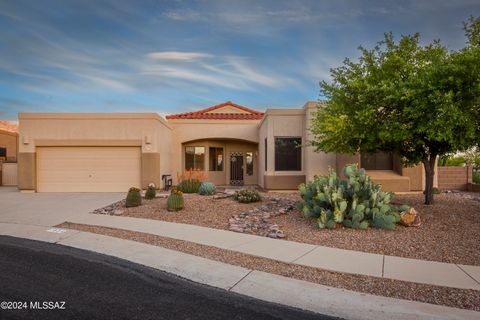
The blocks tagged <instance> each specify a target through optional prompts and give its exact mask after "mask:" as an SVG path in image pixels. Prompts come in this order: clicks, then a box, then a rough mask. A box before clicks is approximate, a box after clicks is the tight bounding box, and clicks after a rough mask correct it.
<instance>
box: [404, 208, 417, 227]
mask: <svg viewBox="0 0 480 320" xmlns="http://www.w3.org/2000/svg"><path fill="white" fill-rule="evenodd" d="M400 223H401V224H402V225H404V226H406V227H419V226H420V224H421V220H420V216H419V215H418V212H417V211H416V210H415V208H410V209H408V210H406V211H403V212H402V213H400Z"/></svg>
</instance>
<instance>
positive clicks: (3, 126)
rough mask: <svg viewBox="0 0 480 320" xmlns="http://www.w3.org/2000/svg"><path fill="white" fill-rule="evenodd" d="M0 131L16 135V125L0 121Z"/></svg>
mask: <svg viewBox="0 0 480 320" xmlns="http://www.w3.org/2000/svg"><path fill="white" fill-rule="evenodd" d="M0 130H3V131H8V132H13V133H18V123H15V122H10V121H5V120H0Z"/></svg>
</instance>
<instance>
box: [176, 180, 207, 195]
mask: <svg viewBox="0 0 480 320" xmlns="http://www.w3.org/2000/svg"><path fill="white" fill-rule="evenodd" d="M201 184H202V182H201V181H199V180H183V181H181V182H180V183H179V184H178V185H177V189H178V190H180V191H182V192H184V193H198V189H200V185H201Z"/></svg>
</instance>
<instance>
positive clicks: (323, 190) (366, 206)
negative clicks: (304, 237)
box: [297, 165, 404, 229]
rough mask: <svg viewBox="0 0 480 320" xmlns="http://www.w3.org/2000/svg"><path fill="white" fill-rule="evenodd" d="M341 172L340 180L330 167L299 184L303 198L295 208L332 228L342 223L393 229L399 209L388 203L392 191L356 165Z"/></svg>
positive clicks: (350, 225)
mask: <svg viewBox="0 0 480 320" xmlns="http://www.w3.org/2000/svg"><path fill="white" fill-rule="evenodd" d="M343 174H344V176H345V179H343V180H342V179H340V178H339V177H338V175H337V173H336V172H335V171H334V170H333V169H330V170H329V173H328V175H327V176H321V177H318V176H315V177H314V179H313V181H310V182H308V183H307V184H302V185H300V187H299V191H300V195H301V197H302V200H303V201H301V202H299V203H298V204H297V208H298V209H300V210H302V211H303V214H304V215H305V216H306V217H316V218H317V224H318V226H319V227H320V228H329V229H333V228H335V227H336V226H337V225H338V224H343V225H344V226H345V227H348V228H358V229H366V228H368V227H369V226H372V227H376V228H383V229H394V228H395V225H396V224H397V223H398V222H399V221H400V215H399V213H398V212H399V209H398V208H397V207H395V206H393V205H390V201H391V199H392V196H393V193H391V192H387V193H385V192H382V191H381V186H380V185H378V184H375V183H373V182H372V181H371V179H370V177H369V176H368V175H366V174H365V170H364V169H359V168H358V167H357V165H347V166H346V167H345V168H344V169H343ZM401 208H404V206H402V207H401Z"/></svg>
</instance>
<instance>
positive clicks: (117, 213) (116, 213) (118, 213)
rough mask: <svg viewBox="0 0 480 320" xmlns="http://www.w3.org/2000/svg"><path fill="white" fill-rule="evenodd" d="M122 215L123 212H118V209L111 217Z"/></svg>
mask: <svg viewBox="0 0 480 320" xmlns="http://www.w3.org/2000/svg"><path fill="white" fill-rule="evenodd" d="M122 214H123V211H122V210H120V209H116V210H114V211H113V215H115V216H120V215H122Z"/></svg>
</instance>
